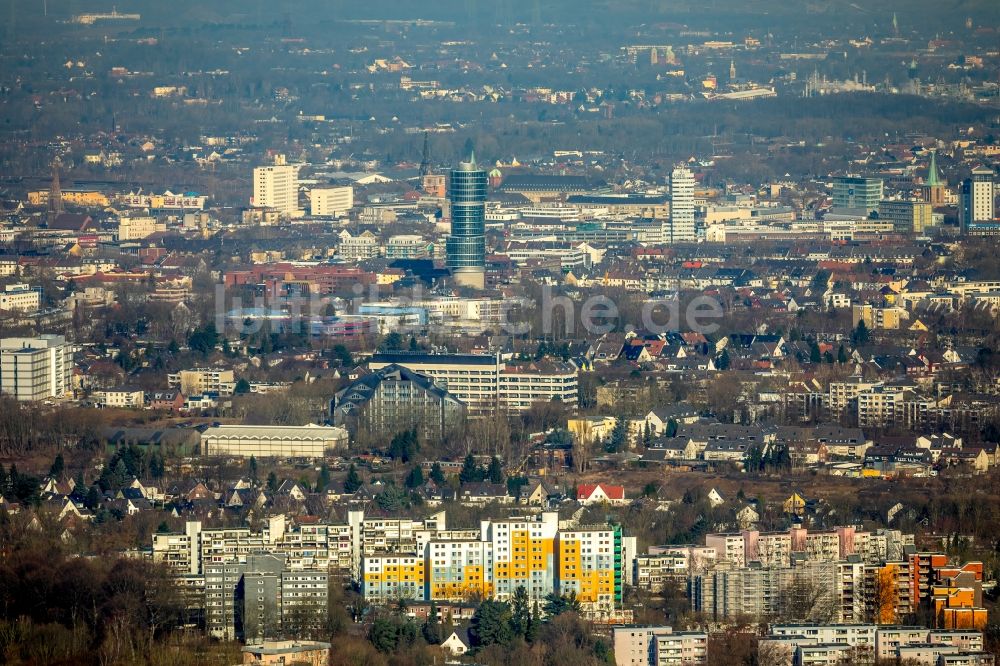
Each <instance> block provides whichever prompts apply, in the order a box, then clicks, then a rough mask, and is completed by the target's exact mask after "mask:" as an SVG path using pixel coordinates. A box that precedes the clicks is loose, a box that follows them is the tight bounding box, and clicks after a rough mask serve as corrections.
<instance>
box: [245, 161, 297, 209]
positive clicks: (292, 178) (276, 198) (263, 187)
mask: <svg viewBox="0 0 1000 666" xmlns="http://www.w3.org/2000/svg"><path fill="white" fill-rule="evenodd" d="M251 203H252V204H253V205H254V206H256V207H258V208H272V209H274V210H276V211H277V212H279V213H282V214H285V215H289V216H296V215H298V214H299V168H298V167H297V166H293V165H291V164H275V165H271V166H262V167H257V168H256V169H254V170H253V200H252V202H251Z"/></svg>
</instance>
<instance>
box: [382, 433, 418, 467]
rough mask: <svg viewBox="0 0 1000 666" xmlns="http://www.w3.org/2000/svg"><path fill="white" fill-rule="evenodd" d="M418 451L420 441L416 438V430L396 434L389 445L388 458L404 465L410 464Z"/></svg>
mask: <svg viewBox="0 0 1000 666" xmlns="http://www.w3.org/2000/svg"><path fill="white" fill-rule="evenodd" d="M419 450H420V441H419V439H418V438H417V429H416V428H413V429H412V430H405V431H403V432H401V433H397V434H396V436H395V437H393V438H392V441H391V442H390V443H389V457H390V458H392V459H393V460H400V461H402V462H404V463H406V462H410V460H411V459H412V458H413V456H414V455H416V453H417V452H418V451H419Z"/></svg>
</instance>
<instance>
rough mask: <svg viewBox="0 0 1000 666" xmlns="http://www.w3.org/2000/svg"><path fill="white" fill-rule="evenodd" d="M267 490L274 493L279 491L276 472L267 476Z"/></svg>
mask: <svg viewBox="0 0 1000 666" xmlns="http://www.w3.org/2000/svg"><path fill="white" fill-rule="evenodd" d="M267 489H268V490H270V491H271V492H272V493H273V492H275V491H277V490H278V475H277V474H275V473H274V472H271V473H270V474H268V475H267Z"/></svg>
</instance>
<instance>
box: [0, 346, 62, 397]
mask: <svg viewBox="0 0 1000 666" xmlns="http://www.w3.org/2000/svg"><path fill="white" fill-rule="evenodd" d="M72 373H73V346H72V345H70V344H68V343H67V342H66V338H64V337H63V336H61V335H53V334H46V335H41V336H39V337H37V338H4V339H3V340H0V391H2V392H3V393H6V394H7V395H10V396H13V397H15V398H17V399H18V400H44V399H46V398H55V397H62V396H64V395H66V394H67V393H68V392H69V390H70V380H71V377H72Z"/></svg>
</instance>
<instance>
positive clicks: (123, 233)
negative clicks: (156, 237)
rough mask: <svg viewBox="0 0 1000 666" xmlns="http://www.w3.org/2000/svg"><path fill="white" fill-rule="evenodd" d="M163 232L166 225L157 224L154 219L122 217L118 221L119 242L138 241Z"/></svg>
mask: <svg viewBox="0 0 1000 666" xmlns="http://www.w3.org/2000/svg"><path fill="white" fill-rule="evenodd" d="M164 230H166V225H165V224H159V223H157V221H156V218H155V217H148V216H145V217H122V218H120V219H119V220H118V240H120V241H130V240H140V239H142V238H147V237H149V236H152V235H153V234H155V233H156V232H157V231H164Z"/></svg>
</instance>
